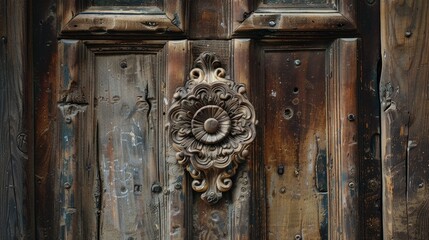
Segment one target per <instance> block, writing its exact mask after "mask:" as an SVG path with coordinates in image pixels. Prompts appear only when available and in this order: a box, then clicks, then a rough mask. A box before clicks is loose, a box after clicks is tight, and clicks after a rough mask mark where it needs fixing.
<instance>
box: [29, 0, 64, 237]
mask: <svg viewBox="0 0 429 240" xmlns="http://www.w3.org/2000/svg"><path fill="white" fill-rule="evenodd" d="M55 4H56V1H53V0H52V1H42V2H38V4H34V5H33V9H32V24H33V26H32V30H33V31H32V34H33V44H32V48H33V49H32V52H33V66H32V69H33V78H34V99H35V100H34V101H35V102H34V106H35V109H34V116H35V119H34V129H35V142H34V144H35V151H34V171H35V206H36V207H35V214H36V238H38V239H55V238H56V237H57V236H59V224H58V223H59V219H60V218H59V211H60V209H59V204H58V199H57V197H58V192H59V186H58V181H57V176H58V173H57V169H58V165H57V162H58V159H59V155H58V154H57V152H56V150H57V149H58V142H57V141H56V140H54V139H58V127H57V122H56V121H57V119H58V118H60V117H61V115H58V106H57V96H58V85H57V84H58V79H59V75H58V74H59V72H58V69H59V62H58V59H57V56H58V55H57V38H56V24H57V23H56V8H55Z"/></svg>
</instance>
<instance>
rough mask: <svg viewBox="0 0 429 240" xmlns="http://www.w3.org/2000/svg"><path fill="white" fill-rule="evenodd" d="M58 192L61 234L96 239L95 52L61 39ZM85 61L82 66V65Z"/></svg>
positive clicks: (76, 237)
mask: <svg viewBox="0 0 429 240" xmlns="http://www.w3.org/2000/svg"><path fill="white" fill-rule="evenodd" d="M59 61H60V68H59V70H58V72H59V79H58V84H59V88H60V91H59V95H58V96H57V102H58V103H57V108H58V116H60V117H59V118H58V119H57V121H58V124H59V125H58V129H59V136H58V138H59V139H58V141H59V142H60V144H59V146H58V147H59V149H58V151H59V155H60V158H59V161H58V169H59V170H58V171H59V173H58V184H59V188H58V189H59V192H57V196H58V197H59V199H60V200H61V201H59V204H60V221H59V229H60V237H61V238H63V239H81V238H83V237H84V238H87V239H96V238H97V228H98V225H97V214H98V213H97V210H98V207H97V200H96V199H97V196H98V195H99V193H97V191H95V190H96V187H97V185H96V183H97V182H96V176H97V173H98V166H97V162H96V160H95V159H96V138H95V133H96V131H95V125H94V94H93V92H94V81H93V77H92V76H93V69H92V68H91V67H90V66H92V64H93V53H91V52H90V51H89V50H88V49H87V48H86V46H84V44H83V43H82V42H80V41H76V40H62V41H60V43H59ZM85 62H86V63H88V64H83V63H85Z"/></svg>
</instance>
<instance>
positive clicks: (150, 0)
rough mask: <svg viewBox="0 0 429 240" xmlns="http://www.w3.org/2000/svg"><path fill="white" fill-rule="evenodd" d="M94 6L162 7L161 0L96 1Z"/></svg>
mask: <svg viewBox="0 0 429 240" xmlns="http://www.w3.org/2000/svg"><path fill="white" fill-rule="evenodd" d="M93 5H94V6H153V5H156V6H158V5H162V1H159V0H94V1H93Z"/></svg>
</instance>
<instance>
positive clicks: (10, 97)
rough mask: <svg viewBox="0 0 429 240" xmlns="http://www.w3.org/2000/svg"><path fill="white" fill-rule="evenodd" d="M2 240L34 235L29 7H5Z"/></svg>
mask: <svg viewBox="0 0 429 240" xmlns="http://www.w3.org/2000/svg"><path fill="white" fill-rule="evenodd" d="M0 6H1V7H0V166H1V170H0V216H1V217H0V226H1V227H0V238H1V239H30V238H32V236H33V231H34V219H33V216H34V214H33V213H34V212H33V209H34V204H33V200H34V196H33V187H32V185H33V177H32V175H33V172H32V171H33V167H32V160H33V158H32V146H31V144H32V133H31V129H32V128H31V125H29V124H31V121H28V120H29V119H30V117H31V108H29V104H30V102H29V100H30V99H31V96H32V87H28V86H29V85H30V84H31V81H29V82H28V81H27V80H28V75H27V74H28V65H27V63H28V53H27V50H28V48H27V46H28V37H29V35H28V32H27V29H28V28H27V21H26V16H27V7H28V3H27V2H26V1H5V0H2V1H0Z"/></svg>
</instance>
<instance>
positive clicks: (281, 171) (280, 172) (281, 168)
mask: <svg viewBox="0 0 429 240" xmlns="http://www.w3.org/2000/svg"><path fill="white" fill-rule="evenodd" d="M284 173H285V166H283V164H280V165H279V166H277V174H278V175H283V174H284Z"/></svg>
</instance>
